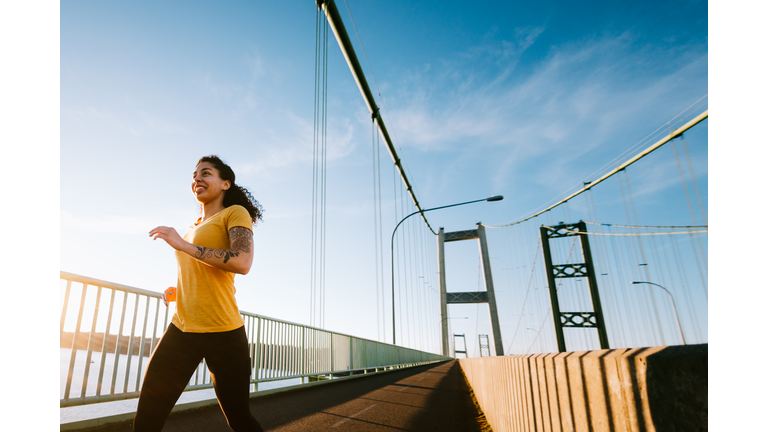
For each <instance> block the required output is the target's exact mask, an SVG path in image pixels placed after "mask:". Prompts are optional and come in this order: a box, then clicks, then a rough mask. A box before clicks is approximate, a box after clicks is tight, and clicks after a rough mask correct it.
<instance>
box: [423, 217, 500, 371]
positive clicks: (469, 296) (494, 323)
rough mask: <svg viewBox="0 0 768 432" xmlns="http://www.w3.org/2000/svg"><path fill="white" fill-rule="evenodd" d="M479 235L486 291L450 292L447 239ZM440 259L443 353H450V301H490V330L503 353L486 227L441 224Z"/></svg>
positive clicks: (438, 245) (498, 353) (438, 254)
mask: <svg viewBox="0 0 768 432" xmlns="http://www.w3.org/2000/svg"><path fill="white" fill-rule="evenodd" d="M472 239H477V240H478V244H479V246H480V262H481V263H482V270H483V280H484V281H485V291H474V292H472V291H470V292H450V293H449V292H447V290H446V286H445V243H446V242H452V241H460V240H472ZM437 261H438V272H439V274H440V318H441V319H440V323H441V327H442V338H443V355H449V348H448V337H449V336H448V305H449V304H451V303H488V309H489V312H490V314H491V330H492V331H493V344H494V345H495V346H496V355H497V356H503V355H504V345H503V344H502V342H501V327H500V326H499V314H498V312H497V311H496V295H495V294H494V291H493V277H492V275H491V259H490V257H489V256H488V242H487V241H486V238H485V227H483V225H481V224H480V223H479V222H478V224H477V226H476V227H475V229H471V230H466V231H454V232H449V233H447V232H445V231H444V230H443V228H442V227H441V228H440V230H439V231H438V232H437Z"/></svg>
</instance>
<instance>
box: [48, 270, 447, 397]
mask: <svg viewBox="0 0 768 432" xmlns="http://www.w3.org/2000/svg"><path fill="white" fill-rule="evenodd" d="M60 279H61V289H62V290H63V299H62V309H61V323H60V348H61V367H62V369H61V376H62V379H63V377H64V376H66V382H62V384H63V388H62V389H61V400H60V407H69V406H77V405H86V404H92V403H100V402H108V401H115V400H122V399H130V398H136V397H138V396H139V391H140V390H141V383H142V380H143V376H144V373H143V372H144V368H146V364H147V362H148V360H149V356H150V355H151V354H152V351H154V349H155V346H156V345H157V342H158V339H159V337H160V336H161V335H162V333H163V332H164V331H165V328H166V327H167V326H168V322H169V317H170V316H171V315H172V312H173V311H174V306H175V305H174V304H173V303H171V304H170V305H169V307H167V308H166V307H165V305H163V304H162V297H161V294H160V293H156V292H153V291H147V290H143V289H139V288H134V287H130V286H126V285H121V284H116V283H112V282H107V281H103V280H99V279H94V278H90V277H85V276H80V275H76V274H72V273H67V272H63V271H62V272H60ZM78 302H79V307H76V304H78ZM240 314H241V316H242V317H243V320H244V321H245V329H246V333H247V334H248V343H249V349H250V353H251V391H258V384H259V383H263V382H268V381H278V380H294V381H296V384H298V383H304V382H307V381H310V380H316V379H334V378H339V377H342V376H351V375H354V374H362V373H375V372H379V371H383V370H388V369H394V368H402V367H409V366H416V365H421V364H427V363H432V362H437V361H443V360H448V359H449V357H445V356H442V355H438V354H433V353H428V352H423V351H418V350H414V349H410V348H404V347H399V346H395V345H390V344H385V343H381V342H376V341H372V340H368V339H362V338H358V337H354V336H350V335H345V334H341V333H335V332H331V331H327V330H323V329H319V328H315V327H310V326H306V325H303V324H296V323H292V322H287V321H282V320H278V319H275V318H269V317H265V316H261V315H256V314H252V313H248V312H243V311H240ZM129 321H130V330H128V322H129ZM161 321H162V325H161ZM73 323H74V325H73ZM89 323H90V326H89V325H88V324H89ZM137 325H138V327H137ZM65 329H66V330H71V331H65ZM212 387H213V383H212V382H211V379H210V375H209V374H208V373H207V368H206V365H205V361H203V362H201V363H200V365H199V366H198V368H197V371H196V372H195V373H194V374H193V376H192V377H191V378H190V381H189V384H188V385H187V388H186V390H198V389H205V388H212Z"/></svg>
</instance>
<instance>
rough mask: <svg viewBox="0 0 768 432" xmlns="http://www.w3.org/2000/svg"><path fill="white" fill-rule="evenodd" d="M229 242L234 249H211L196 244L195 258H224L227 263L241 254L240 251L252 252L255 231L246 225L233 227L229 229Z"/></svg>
mask: <svg viewBox="0 0 768 432" xmlns="http://www.w3.org/2000/svg"><path fill="white" fill-rule="evenodd" d="M229 244H230V245H231V246H232V249H211V248H207V247H205V246H198V245H195V247H197V252H195V258H197V259H200V260H203V259H206V258H210V257H216V258H223V259H224V264H226V263H227V262H228V261H229V259H230V258H233V257H237V256H240V252H243V253H251V245H252V244H253V233H252V232H251V230H249V229H248V228H245V227H232V228H231V229H230V230H229Z"/></svg>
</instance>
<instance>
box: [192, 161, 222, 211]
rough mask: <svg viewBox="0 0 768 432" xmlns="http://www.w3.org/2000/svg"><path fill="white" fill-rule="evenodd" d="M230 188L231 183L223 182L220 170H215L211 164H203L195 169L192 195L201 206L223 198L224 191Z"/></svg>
mask: <svg viewBox="0 0 768 432" xmlns="http://www.w3.org/2000/svg"><path fill="white" fill-rule="evenodd" d="M230 186H231V183H230V181H229V180H222V179H221V177H219V170H217V169H216V168H214V167H213V164H211V163H210V162H202V163H201V164H200V165H198V166H196V167H195V172H194V173H193V174H192V193H193V194H194V195H195V199H197V201H198V202H199V203H201V204H206V203H209V202H211V201H214V200H216V199H217V198H218V197H220V196H223V195H224V191H226V190H227V189H229V187H230Z"/></svg>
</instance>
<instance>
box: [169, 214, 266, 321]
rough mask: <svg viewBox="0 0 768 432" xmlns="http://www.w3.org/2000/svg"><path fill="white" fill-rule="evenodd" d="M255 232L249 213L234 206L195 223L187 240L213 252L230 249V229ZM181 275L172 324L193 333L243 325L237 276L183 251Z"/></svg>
mask: <svg viewBox="0 0 768 432" xmlns="http://www.w3.org/2000/svg"><path fill="white" fill-rule="evenodd" d="M237 226H241V227H246V228H248V229H250V230H253V225H252V220H251V216H250V215H249V214H248V210H246V209H245V207H243V206H240V205H233V206H230V207H227V208H225V209H224V210H222V211H220V212H218V213H216V214H215V215H213V216H211V217H210V218H208V220H206V221H205V222H200V219H198V222H196V223H195V224H194V225H192V226H190V227H189V229H187V232H186V233H185V234H184V240H186V241H188V242H190V243H192V244H196V245H199V246H205V247H207V248H211V249H229V248H230V245H229V229H230V228H232V227H237ZM176 261H177V262H178V263H179V276H178V281H177V285H176V313H175V314H174V315H173V319H172V320H171V322H172V323H173V325H175V326H176V327H178V328H179V330H181V331H184V332H190V333H213V332H225V331H230V330H234V329H236V328H239V327H241V326H242V325H243V319H242V317H241V316H240V312H239V309H238V308H237V302H235V273H232V272H228V271H224V270H221V269H218V268H216V267H213V266H209V265H208V264H205V263H204V262H202V261H199V260H197V259H195V258H192V257H191V256H189V255H187V254H186V253H184V252H180V251H176Z"/></svg>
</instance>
